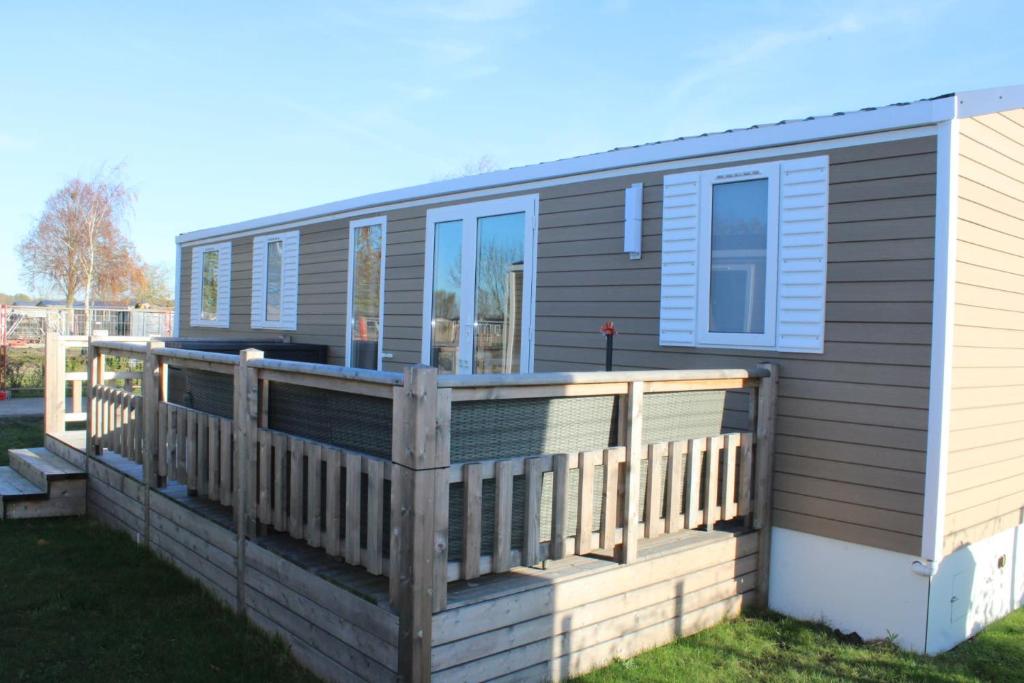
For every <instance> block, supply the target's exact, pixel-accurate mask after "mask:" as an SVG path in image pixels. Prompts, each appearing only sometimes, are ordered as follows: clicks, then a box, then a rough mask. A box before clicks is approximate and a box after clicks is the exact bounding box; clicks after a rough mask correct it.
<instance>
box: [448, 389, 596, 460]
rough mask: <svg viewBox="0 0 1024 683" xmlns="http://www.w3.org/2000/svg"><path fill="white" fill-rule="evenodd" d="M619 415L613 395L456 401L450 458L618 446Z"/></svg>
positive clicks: (471, 458)
mask: <svg viewBox="0 0 1024 683" xmlns="http://www.w3.org/2000/svg"><path fill="white" fill-rule="evenodd" d="M614 416H615V397H614V396H585V397H580V398H538V399H522V400H509V401H467V402H464V403H455V404H454V405H453V406H452V433H451V460H452V462H467V461H473V460H489V459H492V458H511V457H516V456H520V455H540V454H543V453H572V452H576V451H581V450H594V449H599V448H606V447H608V446H611V445H614V442H615V438H616V435H615V429H616V425H615V419H614Z"/></svg>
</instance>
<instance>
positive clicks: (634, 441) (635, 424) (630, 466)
mask: <svg viewBox="0 0 1024 683" xmlns="http://www.w3.org/2000/svg"><path fill="white" fill-rule="evenodd" d="M643 431H644V383H643V381H635V382H630V383H629V393H628V394H627V395H626V499H625V501H624V510H623V518H622V562H624V563H629V562H634V561H635V560H636V559H637V558H638V557H639V554H640V547H639V545H640V535H641V533H642V532H641V529H640V460H641V457H642V455H643V447H644V446H643Z"/></svg>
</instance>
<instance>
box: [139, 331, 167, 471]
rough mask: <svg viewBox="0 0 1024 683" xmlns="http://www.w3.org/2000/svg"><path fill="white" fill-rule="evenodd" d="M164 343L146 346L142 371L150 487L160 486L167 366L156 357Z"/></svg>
mask: <svg viewBox="0 0 1024 683" xmlns="http://www.w3.org/2000/svg"><path fill="white" fill-rule="evenodd" d="M163 347H164V343H163V342H161V341H151V342H149V343H148V344H147V346H146V360H145V361H144V362H143V370H142V470H143V475H144V478H145V480H146V483H147V484H148V485H149V486H153V487H157V486H159V485H160V483H161V482H160V476H159V474H160V473H159V468H158V467H157V458H158V457H159V456H160V444H159V443H158V437H157V432H158V430H157V425H158V415H159V411H160V401H162V400H163V398H164V396H163V391H162V388H163V386H164V381H163V372H164V370H165V369H166V366H165V365H164V364H163V363H161V362H160V357H159V356H158V355H156V352H157V350H158V349H162V348H163Z"/></svg>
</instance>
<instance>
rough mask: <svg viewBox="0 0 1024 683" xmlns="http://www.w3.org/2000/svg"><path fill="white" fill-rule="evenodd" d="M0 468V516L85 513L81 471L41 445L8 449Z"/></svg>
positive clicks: (72, 514) (50, 515)
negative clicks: (4, 464) (8, 461)
mask: <svg viewBox="0 0 1024 683" xmlns="http://www.w3.org/2000/svg"><path fill="white" fill-rule="evenodd" d="M8 455H9V456H10V462H11V464H10V466H9V467H6V466H5V467H0V519H18V518H28V517H67V516H77V515H84V514H85V500H86V485H87V482H86V478H87V475H86V473H85V471H84V470H82V469H80V468H78V467H76V466H74V465H72V464H71V463H69V462H67V461H66V460H64V459H62V458H60V457H58V456H56V455H54V454H53V453H51V452H50V451H48V450H46V449H45V448H12V449H10V450H9V451H8Z"/></svg>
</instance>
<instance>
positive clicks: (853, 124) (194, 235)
mask: <svg viewBox="0 0 1024 683" xmlns="http://www.w3.org/2000/svg"><path fill="white" fill-rule="evenodd" d="M958 100H959V101H961V102H963V101H966V102H968V103H969V104H968V105H967V107H966V111H967V112H970V111H973V110H975V109H976V110H977V111H978V112H982V111H987V110H988V108H990V107H992V106H998V107H999V108H1002V109H1006V108H1011V107H1012V106H1014V105H1013V104H1012V103H1014V102H1017V101H1018V100H1020V101H1021V102H1022V103H1024V86H1017V87H1010V88H1000V89H994V90H979V91H972V92H966V93H958V94H956V95H949V96H945V97H939V98H935V99H931V100H921V101H918V102H912V103H909V104H896V105H890V106H887V107H880V108H877V109H866V110H861V111H854V112H850V113H843V114H835V115H832V116H824V117H818V118H808V119H803V120H798V121H786V122H784V124H772V125H767V126H760V127H753V128H744V129H741V130H732V131H726V132H722V133H714V134H709V135H702V136H696V137H690V138H682V139H679V140H672V141H668V142H658V143H651V144H645V145H640V146H637V147H628V148H624V149H616V150H612V151H609V152H600V153H597V154H590V155H586V156H581V157H574V158H570V159H562V160H559V161H551V162H547V163H541V164H534V165H530V166H522V167H519V168H511V169H508V170H504V171H494V172H492V173H483V174H480V175H474V176H468V177H464V178H455V179H452V180H444V181H440V182H435V183H428V184H425V185H415V186H412V187H407V188H402V189H398V190H390V191H387V192H377V193H374V194H368V195H363V196H361V197H354V198H352V199H346V200H342V201H338V202H331V203H328V204H320V205H318V206H312V207H309V208H305V209H299V210H297V211H289V212H286V213H280V214H275V215H271V216H264V217H261V218H255V219H253V220H249V221H242V222H239V223H231V224H228V225H222V226H219V227H214V228H207V229H204V230H195V231H192V232H187V233H183V234H181V235H178V236H177V238H176V240H177V242H178V243H179V244H183V243H191V242H196V241H200V240H208V239H212V238H216V237H220V236H222V235H228V234H234V233H239V232H243V231H249V230H258V229H261V228H268V227H271V226H279V225H283V224H292V223H295V222H297V221H308V220H311V219H319V218H324V217H327V216H332V215H335V214H340V213H345V212H353V211H366V212H369V211H373V210H375V208H376V207H380V206H383V205H387V204H393V203H397V202H406V201H410V200H422V199H426V198H431V197H439V196H445V195H450V194H455V193H459V192H469V191H475V190H482V189H485V188H500V187H502V186H505V185H514V184H518V183H528V182H535V181H541V180H546V179H552V178H560V177H565V176H575V175H580V174H584V173H591V172H595V171H603V170H610V169H616V168H628V167H633V166H640V165H644V164H652V163H658V162H665V161H670V160H679V159H687V158H695V157H705V156H711V155H716V154H725V153H729V152H735V151H740V150H756V149H767V148H773V147H779V146H784V145H791V144H796V143H803V142H813V141H818V140H829V139H836V138H844V137H850V136H856V135H864V134H867V133H877V132H882V131H894V130H901V129H906V128H913V127H919V126H927V125H932V124H936V123H940V122H942V121H949V120H951V119H953V118H954V117H955V116H956V115H957V114H956V111H957V108H956V104H957V101H958ZM971 103H976V104H971ZM1007 103H1009V106H1008V104H1007ZM1017 106H1024V104H1022V105H1017ZM996 110H998V109H996ZM960 111H961V113H962V114H963V112H964V111H965V110H964V107H963V105H961V109H960ZM964 115H968V114H964Z"/></svg>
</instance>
